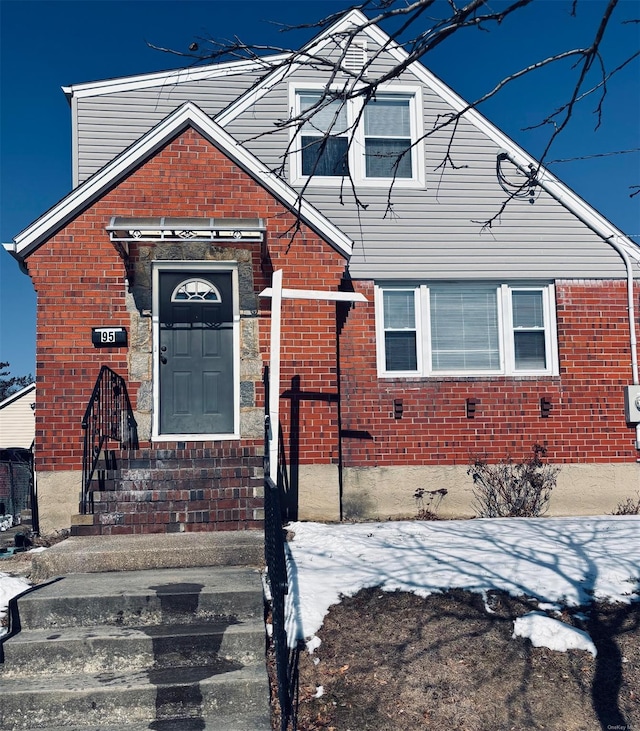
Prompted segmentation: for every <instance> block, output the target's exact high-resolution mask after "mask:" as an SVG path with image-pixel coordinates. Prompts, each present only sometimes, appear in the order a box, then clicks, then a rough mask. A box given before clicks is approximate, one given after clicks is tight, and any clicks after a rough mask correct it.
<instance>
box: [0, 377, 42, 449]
mask: <svg viewBox="0 0 640 731" xmlns="http://www.w3.org/2000/svg"><path fill="white" fill-rule="evenodd" d="M35 391H36V384H35V383H30V384H29V385H28V386H25V387H24V388H21V389H20V390H19V391H16V392H15V393H12V394H11V396H7V398H6V399H4V400H3V401H0V449H11V448H15V447H21V448H24V449H30V448H31V446H32V444H33V440H34V438H35V429H36V422H35V415H34V413H33V404H34V403H35V396H36V394H35Z"/></svg>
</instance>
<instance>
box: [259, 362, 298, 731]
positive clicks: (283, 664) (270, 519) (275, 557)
mask: <svg viewBox="0 0 640 731" xmlns="http://www.w3.org/2000/svg"><path fill="white" fill-rule="evenodd" d="M264 386H265V434H264V537H265V561H266V564H267V582H268V584H269V590H270V593H271V621H272V628H273V634H272V640H273V648H274V653H275V661H276V662H275V664H276V677H277V684H278V704H279V706H280V731H287V729H289V728H290V725H291V727H292V728H293V729H295V727H296V719H295V716H296V713H295V709H296V699H297V694H298V651H297V649H296V648H293V649H292V648H290V647H289V642H288V640H287V631H286V606H285V605H286V599H285V597H286V596H287V594H288V591H289V578H288V574H287V561H286V553H285V532H284V525H283V512H282V501H281V495H282V487H283V478H284V470H283V469H282V468H281V465H280V463H279V464H278V470H277V482H274V480H273V479H272V478H271V477H270V459H269V445H270V442H271V429H272V428H274V425H273V424H271V423H270V419H269V372H268V368H265V374H264ZM275 428H278V426H277V425H276V426H275Z"/></svg>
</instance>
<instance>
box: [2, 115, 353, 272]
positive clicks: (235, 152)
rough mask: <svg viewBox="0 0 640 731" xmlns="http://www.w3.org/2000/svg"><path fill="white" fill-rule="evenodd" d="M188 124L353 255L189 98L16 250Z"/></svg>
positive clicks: (29, 231)
mask: <svg viewBox="0 0 640 731" xmlns="http://www.w3.org/2000/svg"><path fill="white" fill-rule="evenodd" d="M188 126H192V127H194V128H195V129H197V130H198V131H199V132H200V134H202V135H203V136H204V137H205V138H206V139H208V140H209V141H210V142H211V143H212V144H214V145H215V146H216V147H218V148H219V149H220V150H221V151H222V152H223V153H224V154H226V155H227V156H228V157H229V158H231V159H232V160H233V161H234V162H236V163H237V164H238V165H239V166H240V167H242V168H243V169H244V170H246V171H247V173H248V174H249V175H251V176H252V177H253V178H254V179H255V180H257V181H258V182H259V183H260V184H261V185H262V186H263V187H264V188H266V189H267V190H268V191H269V192H270V193H271V194H272V195H273V196H274V197H276V198H278V199H279V200H280V201H281V202H282V203H284V205H285V206H287V208H289V209H290V210H291V211H293V212H294V213H295V214H296V215H298V216H300V219H301V220H302V221H303V222H304V223H306V224H307V225H308V226H310V227H311V228H312V229H314V230H315V231H316V232H317V233H319V234H320V236H322V238H323V239H325V240H326V241H327V243H329V244H330V245H331V246H333V247H334V248H335V249H336V250H337V251H338V252H339V253H341V254H342V255H343V256H344V257H346V258H349V256H350V255H351V250H352V246H353V242H352V241H351V239H350V238H349V237H348V236H346V235H345V234H344V233H342V231H340V230H339V229H338V228H337V227H336V226H334V225H333V224H332V223H331V222H330V221H329V220H328V219H327V218H326V217H325V216H323V215H322V214H321V213H320V212H319V211H318V210H317V209H316V208H314V207H313V206H312V205H311V204H310V203H308V202H307V201H305V200H301V199H300V196H299V195H298V193H297V192H296V191H295V190H294V189H293V188H291V187H290V186H289V185H288V184H287V183H285V182H284V181H283V180H281V179H280V178H279V177H278V176H277V175H275V174H274V173H273V172H271V171H270V170H269V169H268V168H267V167H266V166H265V165H264V164H263V163H262V162H260V161H259V160H258V159H257V158H256V157H255V156H254V155H253V154H252V153H250V152H249V151H248V150H246V149H245V148H244V147H242V145H240V144H239V143H238V142H237V141H236V140H235V139H234V138H233V137H231V135H229V134H228V133H227V132H226V131H225V130H223V129H222V128H221V127H219V126H218V125H217V124H216V123H215V122H214V121H213V120H212V119H211V117H209V116H208V115H206V114H205V113H204V112H203V111H202V110H201V109H200V108H199V107H197V106H196V105H195V104H193V103H192V102H186V103H185V104H183V105H182V106H181V107H179V108H178V109H177V110H176V111H175V112H173V113H172V114H170V115H169V116H168V117H165V119H164V120H162V122H160V123H159V124H158V125H156V126H155V127H154V128H153V129H152V130H150V131H149V132H147V134H145V135H143V136H142V137H141V138H140V139H139V140H138V141H137V142H135V143H134V144H133V145H132V146H131V147H129V148H127V149H126V150H125V151H124V152H122V153H121V154H120V155H119V156H118V157H116V158H114V160H112V161H111V162H110V163H108V164H107V165H105V167H104V168H102V169H101V170H100V171H98V172H97V173H95V174H94V175H92V176H91V177H90V178H88V179H87V180H86V181H85V182H84V183H82V185H80V186H79V187H78V188H76V189H75V190H73V191H71V193H69V195H67V196H66V197H65V198H63V199H62V200H61V201H60V202H59V203H58V204H57V205H55V206H54V207H53V208H51V209H49V211H47V212H46V213H45V214H44V215H43V216H41V217H40V218H39V219H37V220H36V221H35V222H34V223H32V224H31V225H30V226H29V227H27V228H26V229H24V231H22V232H21V233H19V234H18V235H17V236H16V237H15V238H14V242H15V247H13V252H10V253H13V255H14V256H15V257H16V258H19V259H23V258H24V257H25V256H27V255H28V254H30V253H31V252H32V251H33V250H34V249H36V248H37V247H38V246H39V245H40V244H41V243H43V242H44V241H45V240H46V239H47V238H49V237H50V236H51V235H52V234H53V233H54V231H56V230H57V229H59V228H60V227H62V226H63V225H64V224H65V223H66V222H67V221H69V220H70V219H71V218H72V217H73V216H75V215H77V213H78V212H79V211H80V210H81V209H82V208H85V207H86V206H88V205H89V204H90V203H91V202H92V201H94V200H96V199H97V198H98V197H99V196H100V195H102V194H103V193H104V192H105V191H106V190H107V189H108V188H109V187H110V186H112V185H113V184H114V183H115V182H116V181H118V180H119V179H120V178H122V177H123V176H124V175H126V174H127V173H129V172H130V171H131V170H133V169H134V168H135V167H136V166H137V165H139V164H140V162H141V161H142V160H144V159H146V158H147V157H149V156H150V155H152V154H153V153H154V152H155V151H156V150H158V149H159V148H160V147H161V146H162V145H164V144H165V143H166V142H167V140H168V139H170V138H171V137H173V136H174V135H176V134H177V133H178V132H180V131H181V130H183V129H186V128H187V127H188Z"/></svg>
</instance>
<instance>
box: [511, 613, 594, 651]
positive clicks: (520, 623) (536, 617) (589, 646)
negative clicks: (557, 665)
mask: <svg viewBox="0 0 640 731" xmlns="http://www.w3.org/2000/svg"><path fill="white" fill-rule="evenodd" d="M512 636H513V637H528V638H529V639H530V640H531V644H532V645H533V646H534V647H548V648H549V649H550V650H558V651H559V652H566V651H567V650H585V651H586V652H590V653H591V654H592V655H593V656H594V657H595V656H596V655H597V654H598V651H597V650H596V646H595V645H594V644H593V641H592V640H591V637H589V634H588V633H587V632H583V631H582V630H581V629H576V628H575V627H571V626H570V625H568V624H565V623H564V622H560V621H559V620H557V619H553V617H549V616H548V615H546V614H545V613H544V612H529V613H528V614H525V615H524V617H518V618H517V619H516V621H515V622H514V623H513V635H512Z"/></svg>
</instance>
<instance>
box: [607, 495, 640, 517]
mask: <svg viewBox="0 0 640 731" xmlns="http://www.w3.org/2000/svg"><path fill="white" fill-rule="evenodd" d="M636 495H637V496H638V497H637V499H634V498H632V497H628V498H627V499H626V500H624V501H623V502H621V503H618V505H617V506H616V509H615V510H614V511H613V513H611V515H640V492H637V493H636Z"/></svg>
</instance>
